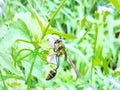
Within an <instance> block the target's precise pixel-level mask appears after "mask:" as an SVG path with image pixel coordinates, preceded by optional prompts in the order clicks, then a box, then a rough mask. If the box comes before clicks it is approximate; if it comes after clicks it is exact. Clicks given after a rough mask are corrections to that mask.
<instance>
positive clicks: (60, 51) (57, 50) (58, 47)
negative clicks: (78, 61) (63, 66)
mask: <svg viewBox="0 0 120 90" xmlns="http://www.w3.org/2000/svg"><path fill="white" fill-rule="evenodd" d="M52 50H53V56H55V57H56V62H57V67H56V69H53V70H51V71H50V72H49V74H48V76H47V78H46V80H50V79H52V78H53V77H55V75H56V73H57V69H58V67H59V57H60V56H61V55H64V56H65V60H67V61H68V62H69V63H70V64H71V66H72V67H73V69H74V71H75V73H76V75H77V77H78V78H80V74H79V72H78V69H77V68H76V66H75V64H74V63H73V62H72V59H71V58H70V57H69V56H68V55H67V53H66V49H65V45H64V44H63V42H62V40H60V39H57V40H55V41H54V44H52Z"/></svg>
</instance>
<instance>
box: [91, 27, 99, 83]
mask: <svg viewBox="0 0 120 90" xmlns="http://www.w3.org/2000/svg"><path fill="white" fill-rule="evenodd" d="M98 34H99V33H98V25H96V32H95V35H96V37H95V46H94V56H93V59H92V65H91V85H92V82H93V68H94V64H93V60H94V59H95V57H96V50H97V42H98Z"/></svg>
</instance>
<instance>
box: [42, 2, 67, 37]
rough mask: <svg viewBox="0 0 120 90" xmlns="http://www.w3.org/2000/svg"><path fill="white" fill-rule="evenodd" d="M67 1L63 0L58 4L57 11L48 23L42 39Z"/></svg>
mask: <svg viewBox="0 0 120 90" xmlns="http://www.w3.org/2000/svg"><path fill="white" fill-rule="evenodd" d="M65 1H66V0H63V1H62V2H61V4H60V5H59V6H58V8H57V10H56V11H55V13H54V14H53V16H52V18H51V19H50V22H49V23H48V25H47V27H46V28H45V30H44V31H43V34H42V37H41V39H43V38H44V36H45V34H46V33H47V30H48V29H49V26H50V25H51V24H52V22H53V20H54V18H55V16H56V15H57V14H58V12H59V11H60V9H61V8H62V7H63V5H64V3H65Z"/></svg>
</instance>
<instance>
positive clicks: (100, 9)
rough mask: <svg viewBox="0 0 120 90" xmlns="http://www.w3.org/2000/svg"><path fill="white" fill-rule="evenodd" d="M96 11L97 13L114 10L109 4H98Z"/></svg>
mask: <svg viewBox="0 0 120 90" xmlns="http://www.w3.org/2000/svg"><path fill="white" fill-rule="evenodd" d="M97 12H98V13H102V12H110V13H113V12H115V9H114V8H113V7H112V6H111V5H109V6H107V5H98V7H97Z"/></svg>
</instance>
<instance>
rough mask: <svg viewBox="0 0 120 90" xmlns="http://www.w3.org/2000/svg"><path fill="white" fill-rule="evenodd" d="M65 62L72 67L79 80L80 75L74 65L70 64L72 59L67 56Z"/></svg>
mask: <svg viewBox="0 0 120 90" xmlns="http://www.w3.org/2000/svg"><path fill="white" fill-rule="evenodd" d="M67 60H68V61H69V63H70V64H71V66H72V67H73V69H74V71H75V73H76V75H77V77H78V78H79V79H80V74H79V71H78V69H77V67H76V66H75V64H74V63H73V62H72V59H71V58H70V57H69V56H68V55H67Z"/></svg>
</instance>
